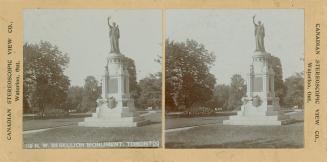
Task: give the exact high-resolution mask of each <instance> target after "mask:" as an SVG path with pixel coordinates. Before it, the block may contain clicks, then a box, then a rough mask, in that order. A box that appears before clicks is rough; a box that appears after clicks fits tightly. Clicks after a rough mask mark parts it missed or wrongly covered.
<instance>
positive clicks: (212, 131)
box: [165, 122, 304, 148]
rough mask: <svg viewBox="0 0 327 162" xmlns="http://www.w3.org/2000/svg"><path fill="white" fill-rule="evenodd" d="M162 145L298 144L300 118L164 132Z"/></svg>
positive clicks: (300, 143) (266, 146) (208, 146)
mask: <svg viewBox="0 0 327 162" xmlns="http://www.w3.org/2000/svg"><path fill="white" fill-rule="evenodd" d="M165 140H166V148H302V147H303V142H304V132H303V122H297V123H293V124H289V125H283V126H232V125H221V124H217V125H208V126H201V127H196V128H192V129H188V130H183V131H176V132H168V133H166V138H165Z"/></svg>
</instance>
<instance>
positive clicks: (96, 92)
mask: <svg viewBox="0 0 327 162" xmlns="http://www.w3.org/2000/svg"><path fill="white" fill-rule="evenodd" d="M100 95H101V88H100V87H99V86H98V81H97V80H96V79H95V77H94V76H87V77H86V79H85V83H84V88H83V98H82V105H81V111H82V112H87V111H93V110H94V109H95V108H96V100H97V99H98V98H99V97H100Z"/></svg>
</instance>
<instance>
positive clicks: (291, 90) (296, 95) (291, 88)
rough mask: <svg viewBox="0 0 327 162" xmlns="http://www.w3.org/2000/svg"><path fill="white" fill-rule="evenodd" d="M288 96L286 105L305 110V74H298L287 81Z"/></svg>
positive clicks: (286, 96)
mask: <svg viewBox="0 0 327 162" xmlns="http://www.w3.org/2000/svg"><path fill="white" fill-rule="evenodd" d="M285 86H286V95H285V100H284V101H285V105H287V106H290V107H293V106H298V107H300V108H303V104H304V103H303V102H304V78H303V73H296V74H295V75H292V76H290V77H288V78H286V79H285Z"/></svg>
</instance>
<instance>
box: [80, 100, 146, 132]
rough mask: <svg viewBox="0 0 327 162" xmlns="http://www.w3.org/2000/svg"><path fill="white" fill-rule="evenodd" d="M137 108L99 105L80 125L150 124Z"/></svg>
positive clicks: (120, 125)
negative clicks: (112, 107)
mask: <svg viewBox="0 0 327 162" xmlns="http://www.w3.org/2000/svg"><path fill="white" fill-rule="evenodd" d="M149 122H150V121H149V120H145V119H144V118H143V117H141V116H139V114H138V113H137V112H136V111H135V110H133V109H132V110H131V109H130V108H128V107H122V108H114V109H111V108H109V107H108V106H107V105H106V104H103V105H101V106H98V107H97V108H96V112H95V113H92V116H91V117H87V118H85V119H84V121H83V122H79V123H78V126H84V127H139V126H143V125H146V124H148V123H149Z"/></svg>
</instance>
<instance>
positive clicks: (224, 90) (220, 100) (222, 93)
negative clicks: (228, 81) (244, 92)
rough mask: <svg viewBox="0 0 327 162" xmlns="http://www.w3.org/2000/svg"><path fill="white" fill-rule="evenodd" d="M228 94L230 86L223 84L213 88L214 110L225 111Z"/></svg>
mask: <svg viewBox="0 0 327 162" xmlns="http://www.w3.org/2000/svg"><path fill="white" fill-rule="evenodd" d="M229 93H230V86H229V85H225V84H219V85H217V86H216V87H215V89H214V92H213V94H214V95H213V101H214V104H213V106H214V108H222V109H223V110H226V109H227V106H228V99H229Z"/></svg>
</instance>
